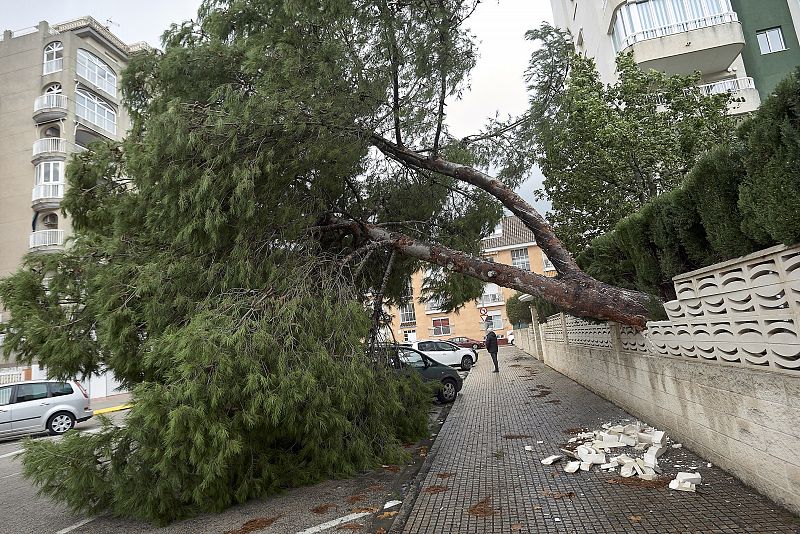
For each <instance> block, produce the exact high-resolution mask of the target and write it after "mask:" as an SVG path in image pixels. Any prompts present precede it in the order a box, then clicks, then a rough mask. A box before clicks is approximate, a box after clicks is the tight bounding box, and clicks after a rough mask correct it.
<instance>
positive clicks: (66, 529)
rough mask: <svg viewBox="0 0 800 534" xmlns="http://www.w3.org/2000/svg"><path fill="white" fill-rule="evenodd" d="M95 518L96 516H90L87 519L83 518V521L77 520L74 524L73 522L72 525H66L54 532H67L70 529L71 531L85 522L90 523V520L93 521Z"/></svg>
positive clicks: (58, 533)
mask: <svg viewBox="0 0 800 534" xmlns="http://www.w3.org/2000/svg"><path fill="white" fill-rule="evenodd" d="M95 519H97V518H96V517H90V518H88V519H84V520H83V521H78V522H77V523H75V524H74V525H72V526H69V527H67V528H62V529H61V530H59V531H58V532H56V534H67V532H72V531H73V530H75V529H76V528H81V527H82V526H83V525H85V524H87V523H91V522H92V521H94V520H95Z"/></svg>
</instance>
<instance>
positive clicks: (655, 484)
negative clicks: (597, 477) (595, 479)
mask: <svg viewBox="0 0 800 534" xmlns="http://www.w3.org/2000/svg"><path fill="white" fill-rule="evenodd" d="M606 482H608V483H609V484H619V485H620V486H634V487H637V488H666V487H667V486H669V478H667V477H665V478H657V479H655V480H644V479H641V478H639V477H630V478H624V477H614V478H609V479H608V480H606Z"/></svg>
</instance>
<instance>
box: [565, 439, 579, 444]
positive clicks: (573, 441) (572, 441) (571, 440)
mask: <svg viewBox="0 0 800 534" xmlns="http://www.w3.org/2000/svg"><path fill="white" fill-rule="evenodd" d="M576 441H578V438H569V440H568V441H567V443H575V442H576Z"/></svg>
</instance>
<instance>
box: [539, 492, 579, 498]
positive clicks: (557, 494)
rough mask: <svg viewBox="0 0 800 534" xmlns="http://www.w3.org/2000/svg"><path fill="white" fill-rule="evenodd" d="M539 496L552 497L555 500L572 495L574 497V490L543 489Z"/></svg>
mask: <svg viewBox="0 0 800 534" xmlns="http://www.w3.org/2000/svg"><path fill="white" fill-rule="evenodd" d="M541 496H542V497H552V498H553V499H555V500H559V499H572V498H573V497H575V492H574V491H563V492H562V491H550V490H544V491H543V492H542V493H541Z"/></svg>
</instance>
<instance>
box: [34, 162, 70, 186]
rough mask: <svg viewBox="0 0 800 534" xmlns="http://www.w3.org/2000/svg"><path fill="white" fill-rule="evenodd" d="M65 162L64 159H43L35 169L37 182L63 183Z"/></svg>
mask: <svg viewBox="0 0 800 534" xmlns="http://www.w3.org/2000/svg"><path fill="white" fill-rule="evenodd" d="M63 164H64V162H63V161H43V162H41V163H39V164H38V165H36V167H35V169H34V171H33V172H34V182H35V184H36V185H42V184H52V183H61V181H62V180H61V177H62V176H63V174H62V172H61V170H62V165H63Z"/></svg>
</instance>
